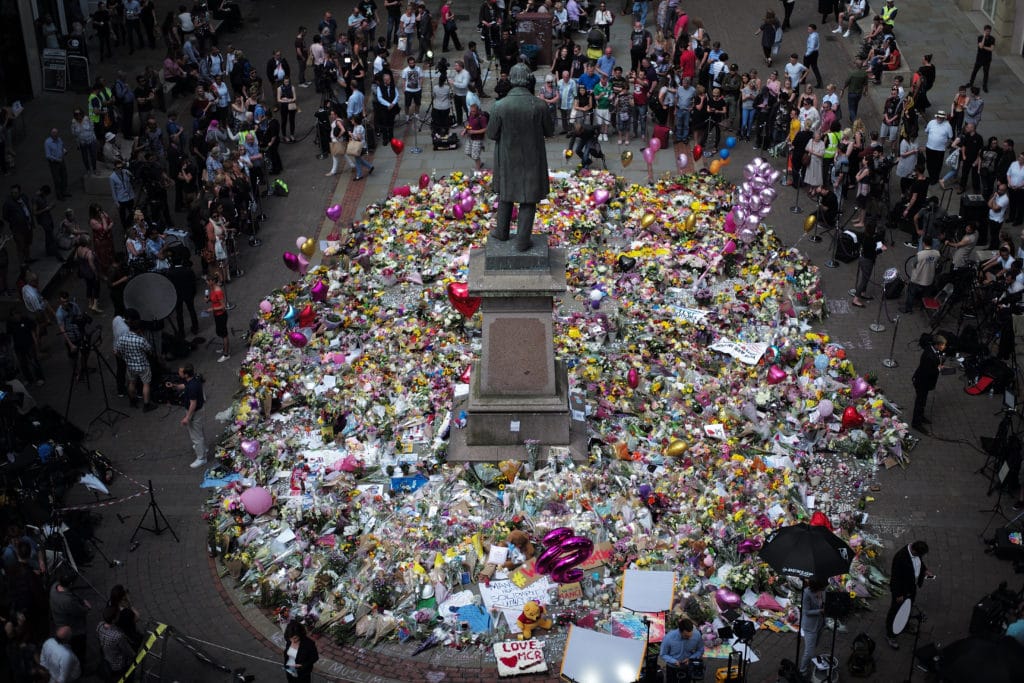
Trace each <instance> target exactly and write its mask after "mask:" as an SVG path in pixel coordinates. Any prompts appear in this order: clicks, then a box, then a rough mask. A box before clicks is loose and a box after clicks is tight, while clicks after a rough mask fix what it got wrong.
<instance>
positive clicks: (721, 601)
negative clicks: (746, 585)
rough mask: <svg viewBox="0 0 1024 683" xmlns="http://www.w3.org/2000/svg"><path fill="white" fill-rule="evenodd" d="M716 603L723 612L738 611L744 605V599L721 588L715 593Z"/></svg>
mask: <svg viewBox="0 0 1024 683" xmlns="http://www.w3.org/2000/svg"><path fill="white" fill-rule="evenodd" d="M715 603H716V604H717V605H718V607H719V608H720V609H723V610H726V609H736V608H737V607H739V606H740V605H741V604H742V603H743V599H742V598H740V596H739V595H737V594H736V593H735V592H734V591H731V590H729V589H728V588H719V589H718V590H716V591H715Z"/></svg>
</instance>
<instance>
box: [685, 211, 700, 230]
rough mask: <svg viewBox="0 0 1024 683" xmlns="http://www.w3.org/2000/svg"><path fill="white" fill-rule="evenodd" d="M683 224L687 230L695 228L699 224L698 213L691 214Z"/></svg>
mask: <svg viewBox="0 0 1024 683" xmlns="http://www.w3.org/2000/svg"><path fill="white" fill-rule="evenodd" d="M683 226H684V227H685V228H686V229H687V230H693V229H694V228H695V227H696V226H697V214H696V213H691V214H689V215H688V216H687V217H686V220H685V221H683Z"/></svg>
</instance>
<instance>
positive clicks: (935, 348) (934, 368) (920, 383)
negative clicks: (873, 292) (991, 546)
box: [886, 247, 946, 645]
mask: <svg viewBox="0 0 1024 683" xmlns="http://www.w3.org/2000/svg"><path fill="white" fill-rule="evenodd" d="M929 251H930V252H931V254H929V253H928V252H929ZM938 253H939V252H937V251H935V249H934V247H929V248H928V249H925V250H922V251H919V252H918V253H917V262H918V264H919V265H920V264H921V263H922V262H923V261H931V272H932V277H933V278H934V275H935V261H937V260H938V258H939V257H938ZM917 271H918V266H915V267H914V273H915V274H916V273H917ZM911 283H912V284H911V286H913V285H915V284H916V283H914V282H913V279H911ZM918 287H920V285H918ZM909 296H910V295H909V294H908V297H909ZM945 349H946V338H945V337H943V336H942V335H939V334H937V335H935V336H934V337H933V338H932V340H931V342H930V343H928V344H926V345H925V347H924V350H923V351H922V352H921V360H920V362H919V363H918V365H917V369H916V370H914V374H913V376H912V378H911V381H912V382H913V385H914V414H913V418H912V419H911V422H910V426H911V427H913V428H914V429H916V430H917V431H919V432H921V433H922V434H928V433H929V431H928V427H927V426H926V425H928V424H930V423H931V420H929V419H928V418H927V417H925V415H924V411H925V408H926V407H927V406H928V392H930V391H931V390H932V389H934V388H935V385H936V384H937V383H938V381H939V372H940V371H941V370H942V352H943V351H944V350H945ZM892 582H893V585H892V591H893V598H894V599H895V598H896V596H898V595H902V596H903V597H910V598H913V597H914V596H913V593H910V594H908V593H907V591H906V587H905V586H901V587H900V589H899V590H897V586H896V576H895V574H894V575H893V577H892ZM901 602H902V601H901ZM896 609H898V608H896V607H890V609H889V611H890V615H889V617H888V618H887V619H886V628H887V630H888V632H887V634H886V635H888V636H890V637H892V617H893V616H894V615H895V610H896ZM891 644H892V643H890V645H891Z"/></svg>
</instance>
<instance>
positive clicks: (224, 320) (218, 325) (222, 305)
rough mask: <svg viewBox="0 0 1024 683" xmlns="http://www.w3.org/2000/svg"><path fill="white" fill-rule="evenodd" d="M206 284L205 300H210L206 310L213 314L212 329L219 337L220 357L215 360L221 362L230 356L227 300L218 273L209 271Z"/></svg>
mask: <svg viewBox="0 0 1024 683" xmlns="http://www.w3.org/2000/svg"><path fill="white" fill-rule="evenodd" d="M206 284H207V286H208V287H209V291H210V293H209V294H207V295H206V300H207V301H209V302H210V307H209V308H208V309H206V310H208V311H209V312H210V314H211V315H212V316H213V328H214V331H215V332H216V334H217V336H218V337H220V339H221V352H220V358H218V359H217V362H218V363H223V362H224V361H226V360H227V359H228V358H230V357H231V353H230V344H229V342H228V301H227V298H226V297H225V295H224V289H223V288H222V287H221V286H220V275H218V274H217V273H210V274H209V275H207V276H206Z"/></svg>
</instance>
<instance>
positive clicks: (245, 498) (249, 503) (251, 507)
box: [241, 486, 274, 517]
mask: <svg viewBox="0 0 1024 683" xmlns="http://www.w3.org/2000/svg"><path fill="white" fill-rule="evenodd" d="M241 498H242V505H244V506H245V511H246V512H248V513H249V514H250V515H252V516H254V517H259V516H260V515H262V514H263V513H264V512H266V511H267V510H269V509H270V508H271V507H273V506H274V497H273V496H272V495H270V491H268V490H266V489H265V488H263V487H262V486H253V487H252V488H249V489H246V490H245V491H243V492H242V496H241Z"/></svg>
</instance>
